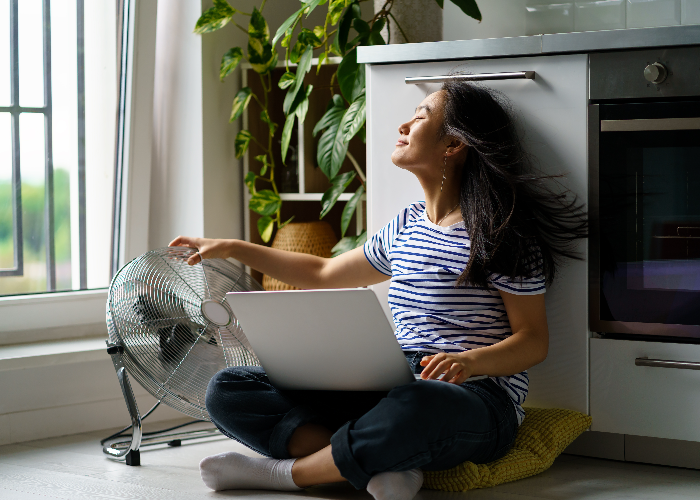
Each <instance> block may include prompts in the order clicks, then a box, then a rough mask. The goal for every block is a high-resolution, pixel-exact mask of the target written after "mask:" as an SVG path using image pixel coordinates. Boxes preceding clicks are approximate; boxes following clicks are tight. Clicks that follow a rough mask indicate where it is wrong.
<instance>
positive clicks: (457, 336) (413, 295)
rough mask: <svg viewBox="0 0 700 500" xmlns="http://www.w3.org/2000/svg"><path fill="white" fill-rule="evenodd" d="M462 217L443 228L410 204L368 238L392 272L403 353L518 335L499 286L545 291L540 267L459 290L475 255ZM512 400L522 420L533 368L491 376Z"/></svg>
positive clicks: (368, 252) (381, 265) (370, 251)
mask: <svg viewBox="0 0 700 500" xmlns="http://www.w3.org/2000/svg"><path fill="white" fill-rule="evenodd" d="M469 249H470V241H469V236H468V235H467V232H466V229H465V228H464V222H459V223H457V224H453V225H452V226H449V227H440V226H438V225H436V224H433V223H432V222H430V220H429V219H428V217H427V215H426V211H425V202H418V203H414V204H412V205H410V206H409V207H407V208H405V209H404V210H402V211H401V213H399V215H398V216H397V217H396V218H395V219H394V220H392V221H391V222H389V224H387V225H386V226H385V227H384V228H382V229H381V230H380V231H379V232H378V233H377V234H375V235H374V236H373V237H372V238H371V239H369V240H368V241H367V243H365V246H364V251H365V256H366V257H367V260H368V261H369V262H370V264H372V266H374V268H375V269H377V270H378V271H379V272H381V273H383V274H386V275H387V276H391V285H390V287H389V305H390V306H391V311H392V315H393V317H394V323H395V324H396V337H397V339H398V341H399V343H400V344H401V348H402V349H403V350H405V351H428V352H461V351H466V350H469V349H474V348H477V347H483V346H488V345H492V344H495V343H497V342H500V341H501V340H503V339H505V338H507V337H509V336H510V335H512V332H511V330H510V324H509V323H508V317H507V315H506V309H505V306H504V305H503V299H501V296H500V294H499V290H503V291H505V292H510V293H514V294H522V295H535V294H540V293H544V292H545V281H544V276H543V275H542V272H541V268H539V269H536V270H535V273H534V276H533V277H532V278H518V279H515V280H511V279H510V278H508V277H507V276H503V275H500V274H491V275H490V276H489V279H488V280H489V283H488V286H487V287H486V288H482V287H472V286H462V287H459V288H455V283H456V281H457V278H458V277H459V275H460V274H461V273H462V271H463V270H464V268H465V267H466V265H467V260H468V259H469ZM491 379H492V380H493V381H494V382H496V383H497V384H498V385H499V386H500V387H502V388H503V389H505V390H506V392H507V393H508V395H509V396H510V397H511V399H512V400H513V404H514V405H515V410H516V412H517V414H518V424H520V423H522V421H523V419H524V417H525V412H524V411H523V409H522V406H521V404H522V403H523V401H525V396H527V388H528V375H527V371H524V372H521V373H518V374H515V375H511V376H508V377H491Z"/></svg>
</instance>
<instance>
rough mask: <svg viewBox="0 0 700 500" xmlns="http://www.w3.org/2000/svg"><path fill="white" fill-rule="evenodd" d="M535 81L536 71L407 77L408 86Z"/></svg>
mask: <svg viewBox="0 0 700 500" xmlns="http://www.w3.org/2000/svg"><path fill="white" fill-rule="evenodd" d="M523 79H524V80H534V79H535V72H534V71H514V72H511V73H480V74H476V75H438V76H407V77H406V84H407V85H415V84H417V83H440V82H449V81H452V80H458V81H467V82H483V81H486V80H523Z"/></svg>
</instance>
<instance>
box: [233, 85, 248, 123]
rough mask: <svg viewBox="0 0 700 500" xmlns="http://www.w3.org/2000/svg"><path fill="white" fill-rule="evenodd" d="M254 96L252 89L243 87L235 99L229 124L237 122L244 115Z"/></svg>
mask: <svg viewBox="0 0 700 500" xmlns="http://www.w3.org/2000/svg"><path fill="white" fill-rule="evenodd" d="M252 95H253V91H252V90H250V87H243V88H242V89H241V90H239V91H238V94H236V97H234V98H233V107H232V108H231V118H229V122H232V121H233V120H237V119H238V117H239V116H241V114H243V111H244V110H245V108H247V107H248V103H249V102H250V98H251V97H252Z"/></svg>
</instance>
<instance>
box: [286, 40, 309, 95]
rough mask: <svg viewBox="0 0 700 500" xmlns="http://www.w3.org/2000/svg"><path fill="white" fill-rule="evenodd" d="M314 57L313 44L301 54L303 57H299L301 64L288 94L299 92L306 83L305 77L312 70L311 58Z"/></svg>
mask: <svg viewBox="0 0 700 500" xmlns="http://www.w3.org/2000/svg"><path fill="white" fill-rule="evenodd" d="M313 57H314V48H313V47H312V46H311V45H309V46H308V47H306V50H305V51H304V53H303V54H302V55H301V59H299V65H298V66H297V71H296V76H295V80H294V85H292V86H291V87H290V88H289V90H288V91H287V94H290V93H291V94H293V95H296V94H297V92H299V89H300V88H301V85H302V84H303V83H304V77H305V76H306V73H308V72H309V70H311V60H312V59H313ZM285 101H286V98H285Z"/></svg>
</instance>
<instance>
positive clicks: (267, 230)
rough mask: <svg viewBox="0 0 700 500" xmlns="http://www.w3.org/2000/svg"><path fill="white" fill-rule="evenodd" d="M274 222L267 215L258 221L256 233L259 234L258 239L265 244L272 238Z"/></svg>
mask: <svg viewBox="0 0 700 500" xmlns="http://www.w3.org/2000/svg"><path fill="white" fill-rule="evenodd" d="M274 223H275V221H274V219H272V217H270V216H269V215H265V216H264V217H260V218H259V219H258V233H260V238H262V240H263V241H264V242H265V243H267V242H268V241H270V238H271V237H272V230H273V229H274V227H275V224H274Z"/></svg>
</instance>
